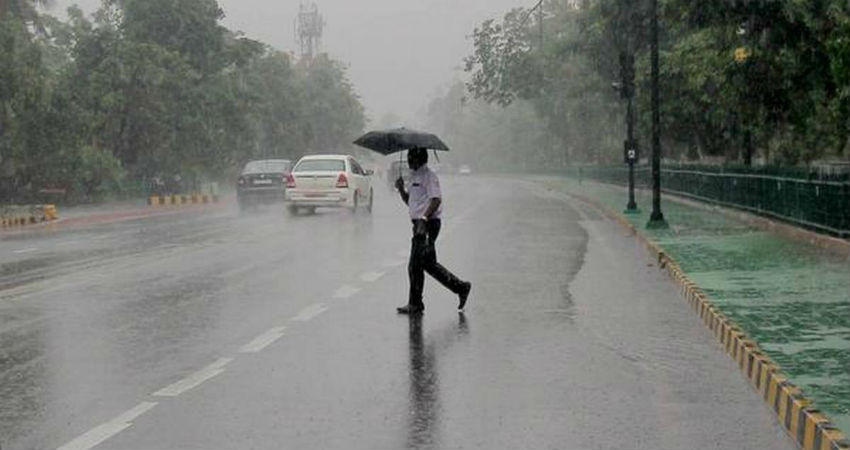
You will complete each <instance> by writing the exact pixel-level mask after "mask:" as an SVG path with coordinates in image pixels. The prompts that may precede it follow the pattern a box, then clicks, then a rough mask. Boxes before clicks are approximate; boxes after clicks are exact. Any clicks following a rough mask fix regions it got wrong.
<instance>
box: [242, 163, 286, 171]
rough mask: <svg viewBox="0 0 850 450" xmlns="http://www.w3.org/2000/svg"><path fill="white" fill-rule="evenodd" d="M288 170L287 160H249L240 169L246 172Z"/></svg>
mask: <svg viewBox="0 0 850 450" xmlns="http://www.w3.org/2000/svg"><path fill="white" fill-rule="evenodd" d="M288 171H289V161H251V162H249V163H248V164H245V168H244V169H243V170H242V173H243V174H247V173H285V172H288Z"/></svg>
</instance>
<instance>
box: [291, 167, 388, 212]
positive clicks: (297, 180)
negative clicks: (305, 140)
mask: <svg viewBox="0 0 850 450" xmlns="http://www.w3.org/2000/svg"><path fill="white" fill-rule="evenodd" d="M285 195H286V203H287V208H288V210H289V212H290V213H293V214H294V213H297V212H298V210H299V209H300V208H305V209H308V210H309V211H315V210H316V208H323V207H337V208H338V207H345V208H348V209H350V210H351V211H353V212H354V211H357V209H358V208H365V209H366V211H368V212H370V213H371V212H372V200H373V193H372V171H371V170H364V169H363V167H361V166H360V164H359V163H358V162H357V160H355V159H354V158H353V157H351V156H349V155H309V156H305V157H303V158H301V159H300V160H299V161H298V163H296V164H295V167H294V168H293V169H292V172H290V173H289V175H288V176H287V178H286V194H285Z"/></svg>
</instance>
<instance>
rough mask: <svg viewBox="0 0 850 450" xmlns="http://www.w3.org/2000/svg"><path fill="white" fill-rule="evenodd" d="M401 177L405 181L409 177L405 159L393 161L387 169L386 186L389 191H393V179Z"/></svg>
mask: <svg viewBox="0 0 850 450" xmlns="http://www.w3.org/2000/svg"><path fill="white" fill-rule="evenodd" d="M398 177H401V179H402V180H404V181H405V182H407V179H408V178H409V177H410V169H409V168H408V167H407V161H393V162H391V163H390V167H389V169H387V187H388V188H389V190H390V191H395V181H396V180H398Z"/></svg>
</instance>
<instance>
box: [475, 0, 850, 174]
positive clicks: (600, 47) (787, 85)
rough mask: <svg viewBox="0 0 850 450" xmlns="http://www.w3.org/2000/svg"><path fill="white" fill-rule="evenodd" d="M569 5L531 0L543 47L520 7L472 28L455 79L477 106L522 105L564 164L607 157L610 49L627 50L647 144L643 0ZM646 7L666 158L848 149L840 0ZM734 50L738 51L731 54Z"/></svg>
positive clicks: (796, 158)
mask: <svg viewBox="0 0 850 450" xmlns="http://www.w3.org/2000/svg"><path fill="white" fill-rule="evenodd" d="M572 4H574V3H573V2H568V1H566V0H550V1H548V2H544V5H545V19H544V23H543V27H544V30H545V33H544V35H545V38H544V39H545V41H544V43H543V45H541V44H540V43H538V40H539V35H538V34H537V32H536V31H537V30H538V27H539V26H540V24H539V22H538V21H537V20H536V19H534V17H535V15H529V14H528V11H526V10H522V9H519V10H513V11H511V12H509V13H508V14H507V15H505V17H504V19H503V21H501V22H496V21H493V20H490V21H486V22H484V23H482V24H481V25H480V26H479V27H478V28H476V30H475V32H474V34H473V40H474V45H475V48H474V52H473V53H472V55H471V56H469V57H468V58H467V59H466V69H467V71H469V72H471V80H470V82H469V86H468V88H469V91H470V93H471V94H472V95H473V96H474V97H475V98H479V99H482V100H483V101H486V102H489V103H496V104H499V105H507V104H510V103H511V102H512V101H514V100H515V99H516V98H521V99H524V100H528V101H530V102H531V103H532V104H533V105H534V106H535V110H536V111H537V113H538V114H539V116H540V118H541V119H542V120H543V121H545V122H547V123H549V124H555V125H554V126H551V125H550V129H551V130H552V131H553V134H554V136H556V137H557V139H558V140H559V141H560V144H561V147H562V148H565V149H568V150H567V153H568V154H569V155H570V156H571V159H574V160H578V161H599V160H606V159H607V160H616V159H617V158H618V156H619V153H620V151H621V147H620V144H619V142H621V140H622V138H616V139H615V138H614V137H613V136H612V134H613V135H619V136H624V134H625V133H624V132H623V131H620V130H621V129H620V130H618V128H619V127H620V126H619V125H618V124H617V122H619V121H620V119H619V117H622V115H621V114H622V113H621V111H622V110H621V109H620V108H619V107H618V105H617V104H616V101H615V95H616V93H615V92H614V91H613V90H612V89H611V88H610V85H611V83H612V82H615V81H616V82H620V83H622V82H623V80H622V79H621V78H622V74H623V69H624V67H621V65H620V55H621V54H623V53H624V52H625V53H627V54H628V53H633V54H635V55H636V57H637V58H636V60H637V61H636V62H637V64H636V75H637V77H636V78H637V79H636V89H637V97H636V99H635V100H636V102H635V103H636V107H637V108H636V109H637V112H638V121H639V123H638V125H639V127H638V134H639V140H641V141H642V142H644V143H646V142H648V141H649V129H650V124H649V120H650V114H649V107H650V92H649V75H650V74H649V55H648V45H647V42H648V38H647V36H646V30H647V29H648V22H649V11H648V10H647V6H648V2H633V1H628V0H595V1H590V2H584V3H583V4H582V5H581V7H579V8H574V7H572V6H571V5H572ZM659 14H660V17H661V27H662V33H661V34H662V35H661V83H662V122H663V123H662V138H663V143H664V148H665V149H664V151H665V156H666V157H670V158H677V159H679V158H681V159H704V158H711V157H715V158H722V159H724V160H727V161H746V158H745V154H746V153H747V152H748V151H749V149H752V150H753V157H754V158H755V159H759V158H760V159H761V160H762V161H763V162H768V163H776V164H787V165H794V164H799V163H807V162H810V161H813V160H816V159H821V158H826V159H829V158H835V157H842V156H844V155H848V154H850V6H848V3H847V2H846V0H822V1H817V2H807V1H798V0H780V1H775V2H736V1H729V0H707V1H701V2H690V1H684V0H661V1H660V8H659ZM529 17H531V19H530V20H529V19H528V18H529ZM736 49H745V53H746V54H747V56H748V57H747V58H746V59H745V60H742V61H737V60H736V59H735V52H736ZM627 85H628V84H627ZM588 118H590V120H586V119H588ZM583 119H585V120H584V121H583ZM592 123H595V125H596V126H595V127H593V126H592V125H591V124H592ZM572 124H576V126H575V130H572V131H570V128H571V126H572ZM603 130H604V131H603ZM582 133H584V134H585V137H584V138H583V137H582ZM588 133H595V134H594V135H592V136H587V134H588ZM605 155H612V156H611V157H606V156H605ZM553 158H554V155H553ZM555 159H556V158H555Z"/></svg>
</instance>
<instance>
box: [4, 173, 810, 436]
mask: <svg viewBox="0 0 850 450" xmlns="http://www.w3.org/2000/svg"><path fill="white" fill-rule="evenodd" d="M443 185H444V186H443V191H444V195H445V206H444V209H445V217H444V224H443V233H442V234H441V236H440V239H439V241H438V243H437V249H438V255H439V259H440V260H441V262H442V263H443V264H444V265H446V266H447V267H448V268H449V269H450V270H452V271H454V272H455V273H457V274H458V275H459V276H460V277H461V278H465V279H469V280H471V281H472V282H473V286H474V287H473V292H472V295H471V298H470V301H469V304H468V305H467V308H466V311H465V312H463V313H458V311H457V310H456V303H457V299H456V297H454V296H453V295H452V294H451V293H450V292H448V291H446V290H445V289H443V288H442V287H440V286H439V285H437V284H436V283H435V282H433V281H432V280H430V279H429V280H428V281H426V289H425V304H426V311H425V314H424V315H423V316H422V317H420V318H415V319H409V318H407V317H404V316H398V315H396V314H395V307H396V306H399V305H402V304H404V303H405V302H406V291H407V276H406V262H407V261H406V253H407V251H408V246H409V233H410V226H409V222H408V221H407V220H406V215H405V210H404V207H403V205H402V204H401V203H400V202H399V201H398V200H397V199H396V198H395V197H393V196H391V195H390V193H389V192H387V191H386V189H385V188H383V183H377V182H376V184H375V190H376V206H375V210H374V212H373V214H371V215H369V214H366V213H365V212H361V213H357V214H351V213H350V212H348V211H321V210H320V211H319V212H318V213H317V214H315V215H301V216H298V217H288V216H287V215H286V214H284V213H283V211H282V210H280V209H278V208H269V209H266V210H264V211H259V212H256V213H253V214H249V215H240V214H239V213H238V212H237V210H236V208H235V206H230V207H225V208H216V209H211V210H209V211H205V212H203V213H196V212H193V213H190V214H181V215H176V216H166V217H154V218H148V219H140V220H133V221H124V222H119V223H112V224H102V225H91V226H84V227H75V228H71V229H63V228H61V227H60V228H57V229H55V230H38V231H32V232H25V233H6V234H3V235H0V448H2V449H4V450H7V449H52V448H65V449H77V450H79V449H88V448H98V449H337V448H338V449H403V448H409V449H444V448H445V449H455V448H458V449H459V448H486V449H493V448H499V449H516V448H528V449H585V448H587V449H609V448H610V449H615V448H622V449H679V448H718V449H723V448H729V449H744V448H747V449H756V448H771V449H793V448H795V446H794V444H793V443H792V442H791V440H790V439H789V438H787V437H786V436H785V435H784V434H783V432H782V431H781V429H780V427H779V426H778V425H777V424H776V421H775V419H774V417H773V415H772V413H771V412H770V411H769V410H768V408H767V407H766V406H764V405H763V402H762V401H761V400H760V399H759V398H758V396H757V395H756V394H755V392H754V391H752V389H751V388H750V387H749V386H748V385H747V383H746V381H745V380H744V379H743V377H742V375H740V374H739V372H738V371H737V369H736V367H735V365H734V363H733V362H732V361H731V360H730V359H729V358H728V357H727V356H725V355H724V354H723V352H722V351H720V350H719V348H718V346H717V344H716V343H715V341H714V340H713V338H712V336H711V335H710V333H709V332H708V331H706V330H704V329H703V328H702V326H701V325H700V322H699V321H698V319H697V318H696V317H695V316H694V315H693V313H692V312H691V311H690V310H689V309H688V307H687V306H686V304H685V302H684V301H683V300H682V299H681V298H680V296H679V294H678V292H677V289H676V287H675V286H674V285H673V283H672V282H671V281H670V280H669V279H668V278H667V277H666V276H665V275H664V274H663V273H662V272H661V271H660V270H659V269H658V268H657V267H655V265H654V264H653V261H652V259H651V258H650V257H649V255H648V254H647V253H646V252H645V250H644V249H643V248H642V247H641V245H640V244H639V243H638V242H637V241H636V240H635V239H634V238H633V237H631V236H629V235H628V234H627V233H626V232H625V231H624V230H623V229H622V228H620V227H619V226H618V225H616V224H614V223H612V222H610V221H608V220H606V219H604V218H603V217H602V216H601V215H600V214H598V213H597V211H595V210H594V209H593V208H592V207H588V206H587V205H582V204H581V203H578V202H576V201H574V200H572V199H570V198H569V197H567V196H565V195H564V194H562V193H559V192H554V191H550V190H547V188H545V187H544V186H543V185H542V184H538V183H535V182H534V181H532V180H529V179H507V178H500V177H483V176H482V177H477V176H476V177H466V178H457V177H448V176H447V177H445V178H444V180H443Z"/></svg>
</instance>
